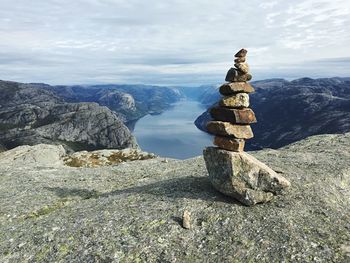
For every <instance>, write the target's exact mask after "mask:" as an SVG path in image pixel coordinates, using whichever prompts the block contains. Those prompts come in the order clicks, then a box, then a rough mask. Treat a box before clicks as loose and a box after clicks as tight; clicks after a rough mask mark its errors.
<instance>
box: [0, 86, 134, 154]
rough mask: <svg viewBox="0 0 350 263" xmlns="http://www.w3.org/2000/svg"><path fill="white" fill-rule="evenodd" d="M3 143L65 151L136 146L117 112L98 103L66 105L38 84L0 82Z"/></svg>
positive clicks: (8, 146)
mask: <svg viewBox="0 0 350 263" xmlns="http://www.w3.org/2000/svg"><path fill="white" fill-rule="evenodd" d="M0 105H1V107H0V142H1V144H2V145H3V147H5V148H7V149H10V148H13V147H16V146H18V145H23V144H24V145H26V144H29V145H34V144H38V143H49V144H63V145H64V146H65V148H66V149H69V150H71V151H75V150H83V149H85V150H92V149H101V148H115V149H120V148H127V147H136V146H137V144H136V141H135V138H134V137H133V136H132V135H131V133H130V131H129V130H128V128H127V127H126V126H125V125H124V124H123V122H122V120H120V119H119V118H118V117H117V115H116V114H115V113H113V112H112V111H111V110H109V109H108V108H107V107H102V106H99V105H98V104H96V103H66V102H65V101H64V98H62V97H59V96H58V95H56V94H54V93H53V92H51V91H49V90H47V89H42V88H38V87H37V86H36V85H31V84H21V83H15V82H5V81H0Z"/></svg>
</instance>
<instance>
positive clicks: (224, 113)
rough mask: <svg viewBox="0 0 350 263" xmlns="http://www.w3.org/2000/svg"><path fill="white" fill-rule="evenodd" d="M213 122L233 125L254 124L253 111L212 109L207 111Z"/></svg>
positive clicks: (247, 109) (246, 109)
mask: <svg viewBox="0 0 350 263" xmlns="http://www.w3.org/2000/svg"><path fill="white" fill-rule="evenodd" d="M209 113H210V115H211V116H212V117H213V119H214V120H218V121H226V122H231V123H234V124H250V123H256V117H255V114H254V111H252V109H249V108H245V109H230V108H224V107H213V108H211V109H210V110H209Z"/></svg>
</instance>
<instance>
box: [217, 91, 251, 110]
mask: <svg viewBox="0 0 350 263" xmlns="http://www.w3.org/2000/svg"><path fill="white" fill-rule="evenodd" d="M219 105H220V106H222V107H228V108H247V107H249V95H248V94H247V93H237V94H234V95H232V96H225V97H224V98H222V99H221V100H220V101H219Z"/></svg>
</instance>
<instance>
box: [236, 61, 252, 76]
mask: <svg viewBox="0 0 350 263" xmlns="http://www.w3.org/2000/svg"><path fill="white" fill-rule="evenodd" d="M235 67H236V68H237V69H238V70H239V71H241V72H242V73H244V74H246V73H248V72H249V65H248V64H247V63H235Z"/></svg>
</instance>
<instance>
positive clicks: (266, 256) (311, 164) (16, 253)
mask: <svg viewBox="0 0 350 263" xmlns="http://www.w3.org/2000/svg"><path fill="white" fill-rule="evenodd" d="M251 154H252V155H253V156H255V157H256V158H257V159H259V160H261V161H263V162H264V163H266V164H268V165H269V166H270V167H271V168H273V169H274V170H275V171H277V172H278V173H281V174H283V176H284V177H285V178H287V179H288V180H289V181H290V182H291V187H290V189H289V190H288V191H287V192H285V193H284V194H283V195H280V196H276V197H275V198H274V199H273V200H272V201H271V202H269V203H266V204H262V205H257V206H254V207H246V206H242V205H241V204H239V203H237V202H235V201H234V200H233V199H230V198H228V197H225V196H223V195H221V194H220V193H219V192H217V191H215V190H214V188H213V187H212V185H211V184H210V182H209V180H208V174H207V170H206V168H205V164H204V161H203V158H202V157H197V158H193V159H189V160H184V161H176V160H169V161H168V162H164V161H163V159H161V158H156V159H151V160H145V161H135V162H127V163H122V164H119V165H115V166H105V167H103V166H102V167H96V168H93V169H92V168H72V167H68V166H65V165H64V164H63V162H62V158H65V157H64V150H63V148H62V147H59V146H36V148H35V149H34V147H28V148H25V149H24V148H23V149H22V150H19V149H14V150H12V151H8V152H4V153H0V179H1V184H0V193H1V198H0V251H1V253H0V261H1V262H23V261H32V262H52V261H62V262H236V261H237V262H344V263H345V262H349V260H350V225H349V222H350V162H349V160H350V133H347V134H344V135H319V136H312V137H308V138H307V139H305V140H302V141H300V142H297V143H295V144H292V145H289V146H287V147H284V148H281V149H279V150H271V149H269V150H262V151H258V152H252V153H251ZM103 156H105V154H103ZM92 157H93V156H92ZM94 160H95V159H94V158H92V161H94ZM184 210H187V211H188V212H189V213H190V217H189V222H187V223H190V225H191V229H184V228H182V222H181V217H182V214H183V212H184ZM187 219H188V218H187Z"/></svg>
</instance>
